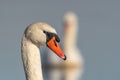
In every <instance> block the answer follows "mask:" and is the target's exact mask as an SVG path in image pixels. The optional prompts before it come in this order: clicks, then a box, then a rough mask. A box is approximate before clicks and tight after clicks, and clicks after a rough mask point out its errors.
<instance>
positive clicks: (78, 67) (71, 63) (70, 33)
mask: <svg viewBox="0 0 120 80" xmlns="http://www.w3.org/2000/svg"><path fill="white" fill-rule="evenodd" d="M63 25H64V39H63V46H64V53H65V54H66V56H67V60H66V61H65V62H64V64H63V65H64V66H65V67H66V69H65V70H64V71H65V72H64V74H65V76H66V77H65V80H81V78H82V74H83V71H84V59H83V56H82V53H81V51H80V49H79V48H78V47H77V38H78V36H77V35H78V29H79V24H78V17H77V15H76V14H75V13H74V12H67V13H66V14H65V15H64V24H63Z"/></svg>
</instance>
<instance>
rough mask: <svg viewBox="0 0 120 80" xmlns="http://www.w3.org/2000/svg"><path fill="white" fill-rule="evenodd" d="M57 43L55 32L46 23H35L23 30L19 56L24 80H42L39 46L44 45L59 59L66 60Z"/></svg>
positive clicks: (58, 40)
mask: <svg viewBox="0 0 120 80" xmlns="http://www.w3.org/2000/svg"><path fill="white" fill-rule="evenodd" d="M59 42H60V39H59V37H58V35H57V32H56V30H55V29H54V28H52V27H51V26H50V25H49V24H47V23H44V22H36V23H33V24H30V25H29V26H28V27H27V28H26V29H25V31H24V34H23V37H22V41H21V56H22V61H23V66H24V71H25V75H26V80H43V75H42V67H41V66H42V65H41V57H40V50H39V47H40V46H45V45H46V46H47V47H48V48H49V49H51V50H52V51H53V52H54V53H56V54H57V55H58V56H59V57H60V58H62V59H63V60H66V56H65V54H64V53H63V51H62V50H61V48H60V46H59Z"/></svg>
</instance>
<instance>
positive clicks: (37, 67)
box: [22, 36, 43, 80]
mask: <svg viewBox="0 0 120 80" xmlns="http://www.w3.org/2000/svg"><path fill="white" fill-rule="evenodd" d="M22 60H23V66H24V70H25V74H26V80H43V77H42V67H41V58H40V50H39V47H37V46H36V45H34V44H33V43H32V42H31V41H29V40H27V39H26V38H25V37H24V36H23V39H22Z"/></svg>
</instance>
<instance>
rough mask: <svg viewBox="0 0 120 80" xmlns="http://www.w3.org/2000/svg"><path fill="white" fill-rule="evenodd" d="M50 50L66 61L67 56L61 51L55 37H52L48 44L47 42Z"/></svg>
mask: <svg viewBox="0 0 120 80" xmlns="http://www.w3.org/2000/svg"><path fill="white" fill-rule="evenodd" d="M47 46H48V48H50V49H51V50H52V51H53V52H55V53H56V54H57V55H58V56H59V57H60V58H62V59H63V60H66V56H65V55H64V53H63V51H62V50H61V48H60V46H59V44H58V42H57V41H56V40H55V37H52V38H51V39H50V40H49V41H48V42H47Z"/></svg>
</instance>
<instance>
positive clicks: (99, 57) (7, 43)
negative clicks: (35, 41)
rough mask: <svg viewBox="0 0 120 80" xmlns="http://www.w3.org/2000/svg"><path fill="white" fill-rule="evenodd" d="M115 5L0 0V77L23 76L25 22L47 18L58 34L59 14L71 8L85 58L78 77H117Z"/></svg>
mask: <svg viewBox="0 0 120 80" xmlns="http://www.w3.org/2000/svg"><path fill="white" fill-rule="evenodd" d="M119 8H120V1H119V0H79V1H77V0H74V1H73V0H68V1H56V0H52V1H49V0H46V1H42V0H1V1H0V79H1V80H8V79H9V80H25V75H24V70H23V65H22V60H21V47H20V45H21V37H22V35H23V31H24V30H25V28H26V27H27V26H28V25H29V24H31V23H32V22H38V21H42V22H47V23H48V24H50V25H52V26H53V27H54V28H55V29H56V30H57V32H58V34H59V36H60V38H62V37H63V24H62V21H63V16H64V14H65V13H66V12H67V11H74V12H75V13H76V14H77V15H78V18H79V30H78V43H77V46H78V48H79V49H80V50H81V52H82V56H83V57H84V60H85V64H84V68H85V70H84V74H83V76H82V80H120V69H119V68H120V62H119V61H120V50H119V49H120V42H119V41H120V37H119V34H120V10H119ZM61 43H62V40H61ZM44 50H45V47H42V49H41V53H44ZM42 55H43V54H42ZM44 80H47V79H46V78H44ZM56 80H57V79H56Z"/></svg>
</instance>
